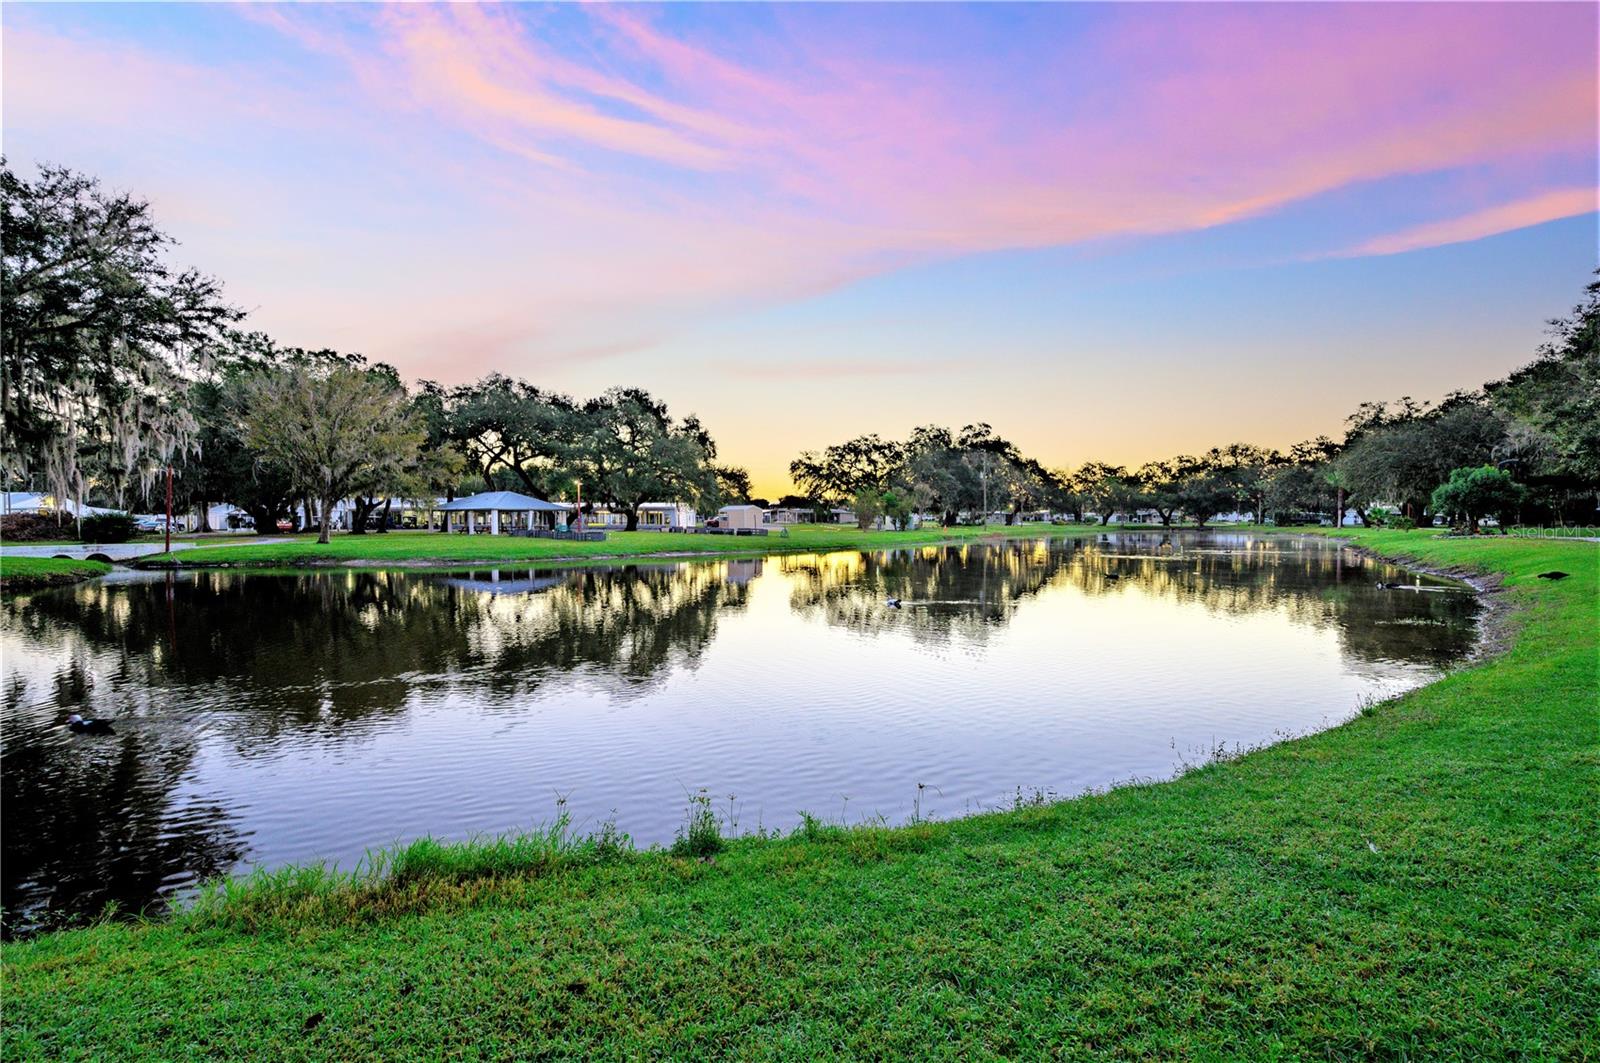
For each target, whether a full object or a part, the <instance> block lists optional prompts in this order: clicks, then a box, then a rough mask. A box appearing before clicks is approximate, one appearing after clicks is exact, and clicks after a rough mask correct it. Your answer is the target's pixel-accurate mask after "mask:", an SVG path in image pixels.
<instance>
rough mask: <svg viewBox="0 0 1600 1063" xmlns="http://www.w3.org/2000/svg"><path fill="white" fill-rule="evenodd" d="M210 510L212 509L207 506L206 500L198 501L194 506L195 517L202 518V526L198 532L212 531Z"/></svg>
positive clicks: (200, 522) (200, 521)
mask: <svg viewBox="0 0 1600 1063" xmlns="http://www.w3.org/2000/svg"><path fill="white" fill-rule="evenodd" d="M210 510H211V507H210V506H208V505H206V503H205V500H204V499H201V500H200V501H197V502H196V503H195V504H194V511H195V516H197V517H199V518H200V520H199V522H198V523H199V525H200V526H199V528H198V529H197V530H199V531H203V532H208V531H210V530H211V513H210Z"/></svg>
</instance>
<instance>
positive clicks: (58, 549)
mask: <svg viewBox="0 0 1600 1063" xmlns="http://www.w3.org/2000/svg"><path fill="white" fill-rule="evenodd" d="M288 541H289V540H288V539H285V538H283V537H281V536H267V537H264V538H259V539H249V540H246V541H245V542H242V543H239V542H234V543H208V542H203V541H202V542H194V541H190V542H177V543H173V544H172V552H173V553H177V552H178V551H179V550H192V549H194V548H195V547H197V546H209V547H215V548H217V549H219V550H225V549H227V548H228V547H230V546H257V545H265V544H267V543H283V542H288ZM165 552H166V548H165V547H163V546H162V544H160V543H58V544H56V545H54V546H49V545H45V546H11V545H10V544H6V545H4V546H0V553H6V554H10V555H11V556H12V557H75V558H79V559H82V558H85V557H88V556H89V555H91V554H100V555H102V556H104V557H108V558H110V559H111V560H112V561H132V560H133V559H134V558H136V557H149V556H150V555H152V554H161V553H165Z"/></svg>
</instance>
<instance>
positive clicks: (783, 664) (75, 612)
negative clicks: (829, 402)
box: [0, 533, 1478, 933]
mask: <svg viewBox="0 0 1600 1063" xmlns="http://www.w3.org/2000/svg"><path fill="white" fill-rule="evenodd" d="M1379 583H1398V584H1403V586H1402V587H1400V588H1396V589H1383V588H1380V587H1379V586H1378V584H1379ZM890 599H898V600H899V602H900V605H899V607H895V606H893V605H891V604H890ZM1477 608H1478V605H1477V601H1476V598H1475V596H1474V595H1473V594H1472V593H1471V592H1470V591H1469V590H1467V589H1466V588H1463V587H1461V586H1460V585H1458V584H1451V583H1447V582H1445V581H1442V580H1435V579H1429V578H1426V577H1416V576H1413V575H1410V574H1407V573H1405V572H1403V571H1401V570H1399V569H1396V568H1394V567H1392V566H1388V565H1385V564H1381V563H1377V562H1373V561H1370V560H1367V559H1364V558H1362V557H1360V556H1358V555H1357V554H1356V553H1355V552H1354V551H1352V550H1350V549H1349V548H1347V547H1343V546H1340V545H1338V544H1335V543H1330V542H1328V541H1326V540H1323V539H1318V538H1313V537H1292V536H1261V535H1240V534H1154V533H1123V534H1110V535H1102V536H1095V537H1092V538H1088V539H1080V540H1056V541H1051V542H1044V541H1037V540H1035V541H1021V540H1011V541H995V542H991V543H989V544H985V545H966V546H939V547H923V548H908V549H904V550H893V551H887V552H877V553H871V554H862V553H858V552H839V553H828V554H810V555H786V556H772V557H766V558H752V559H738V560H731V559H724V560H717V561H695V562H684V563H681V564H630V565H617V566H614V567H591V568H579V569H570V570H530V569H527V568H521V569H513V568H509V567H502V568H499V569H497V570H486V571H481V572H473V573H469V574H468V573H454V574H443V573H417V572H411V573H394V572H377V571H370V570H319V571H316V572H312V573H308V574H300V575H268V574H243V573H237V572H231V573H230V572H219V571H200V572H189V573H180V574H177V575H171V574H157V573H150V574H144V573H118V574H114V575H112V576H110V577H107V578H106V579H104V580H99V581H95V582H91V583H86V584H80V585H78V586H75V587H70V588H66V589H60V590H54V591H48V592H42V593H39V594H34V595H29V596H26V597H21V598H17V599H14V600H12V601H10V602H7V603H6V604H5V606H4V610H3V611H4V627H3V631H0V679H3V682H4V690H5V714H4V719H3V730H0V738H3V750H0V784H3V798H4V809H5V820H6V829H5V832H4V842H3V845H4V862H3V863H4V866H3V875H4V907H5V913H6V923H7V926H8V928H9V932H11V933H16V932H19V931H20V930H26V929H27V928H28V927H29V926H30V925H37V924H39V923H40V922H41V921H44V920H59V919H62V918H65V917H71V916H74V915H83V914H94V913H96V912H98V911H100V910H101V909H102V908H103V906H104V905H105V904H106V902H108V901H115V902H117V903H118V904H119V905H120V906H121V907H122V909H123V910H125V911H128V910H140V909H147V908H151V907H153V906H159V904H160V903H161V902H162V900H163V899H165V898H169V897H170V896H172V895H173V894H174V893H181V891H183V890H184V889H186V888H191V887H192V886H193V884H194V883H195V882H196V881H197V880H198V879H200V878H203V877H206V876H210V875H214V874H217V873H221V872H226V871H243V870H246V869H248V868H249V867H251V866H256V865H267V866H273V865H280V864H283V863H287V862H302V861H310V860H318V859H326V860H330V861H336V862H338V863H340V864H341V865H342V866H346V867H348V866H352V865H353V864H354V863H355V861H356V860H358V859H359V858H360V857H361V855H362V854H363V853H364V852H365V851H366V850H367V849H368V848H370V847H374V846H385V845H391V844H394V843H396V842H398V841H404V840H409V839H411V838H415V837H418V836H421V835H424V834H431V835H434V836H436V837H444V838H467V837H470V836H472V835H474V834H485V833H497V832H502V831H508V830H514V829H521V828H527V827H531V826H534V825H537V824H539V823H542V822H548V821H550V820H552V819H553V818H554V817H555V816H556V815H557V813H558V810H565V811H566V812H567V813H568V814H570V815H571V817H572V819H573V823H574V826H575V827H576V828H578V829H580V830H584V831H593V830H596V829H597V828H598V827H599V825H600V823H602V822H604V821H606V820H614V821H615V822H616V824H617V825H618V827H619V828H620V829H621V830H623V831H625V832H628V833H629V834H631V835H632V836H633V838H634V840H635V842H636V843H638V844H654V843H668V842H670V841H671V840H672V838H673V835H674V833H675V831H676V829H677V828H678V827H679V825H680V824H681V823H682V822H683V819H684V813H685V807H686V805H687V801H688V797H689V795H690V794H693V793H696V792H698V791H700V790H701V789H702V788H704V790H705V791H706V793H707V794H709V795H710V796H711V797H712V798H713V800H714V801H715V804H716V807H717V809H718V811H719V813H721V814H722V815H724V816H725V817H726V818H727V819H728V820H729V825H730V826H735V825H736V826H735V829H736V830H737V831H740V832H744V831H750V830H755V829H758V828H764V829H779V830H785V829H789V828H791V827H793V826H794V825H795V824H796V823H797V822H798V821H799V818H800V815H799V814H800V812H801V810H805V811H807V812H810V813H812V814H815V815H818V816H821V817H823V818H826V819H831V820H845V821H849V822H859V821H862V820H866V819H877V818H880V817H881V818H882V819H883V820H885V821H887V822H889V823H900V822H904V821H906V820H907V819H908V818H909V817H911V816H912V815H914V814H920V815H922V816H939V817H946V816H954V815H961V814H965V813H969V812H975V811H979V810H984V809H993V808H998V807H1007V806H1009V805H1010V804H1011V803H1012V801H1013V800H1014V799H1015V798H1016V795H1017V794H1018V792H1019V790H1020V791H1021V792H1022V793H1023V794H1025V795H1032V794H1034V793H1036V792H1037V793H1044V794H1047V795H1062V796H1071V795H1075V794H1078V793H1080V792H1083V791H1085V790H1087V789H1092V788H1103V787H1106V786H1110V785H1114V784H1117V783H1121V782H1127V781H1131V780H1146V779H1159V778H1166V777H1169V776H1171V775H1173V774H1174V773H1175V772H1177V771H1180V770H1182V769H1183V768H1184V767H1185V766H1186V765H1192V764H1197V763H1202V762H1204V761H1205V760H1207V759H1208V758H1210V757H1211V756H1213V755H1214V754H1215V753H1216V752H1217V751H1218V750H1227V751H1232V750H1235V749H1239V748H1244V747H1250V746H1255V745H1259V744H1262V743H1267V742H1271V741H1274V740H1277V739H1279V738H1282V737H1285V736H1289V735H1295V734H1302V733H1306V732H1309V731H1314V730H1316V729H1319V728H1324V727H1328V726H1331V725H1333V724H1336V723H1339V722H1341V721H1343V720H1345V719H1348V718H1349V717H1351V716H1352V715H1354V714H1355V713H1356V712H1357V711H1358V710H1359V708H1360V706H1361V705H1362V704H1363V703H1365V702H1366V701H1368V700H1371V699H1378V698H1382V697H1385V696H1388V695H1391V694H1394V693H1397V692H1400V691H1403V690H1405V689H1408V688H1411V687H1414V686H1417V685H1420V684H1422V683H1426V682H1428V681H1429V680H1430V679H1432V678H1434V677H1435V676H1437V675H1439V674H1440V672H1441V671H1442V670H1443V669H1445V668H1446V667H1448V666H1449V665H1450V664H1451V663H1452V662H1454V661H1457V660H1459V659H1461V658H1462V657H1464V656H1465V655H1467V654H1468V653H1469V652H1470V651H1471V649H1472V647H1473V645H1474V641H1475V637H1476V614H1477ZM72 712H78V713H81V714H83V715H84V716H88V717H99V718H109V719H111V720H113V721H114V726H115V734H113V735H109V736H89V735H79V734H74V733H72V732H70V731H69V730H68V729H67V727H65V726H64V722H65V720H66V717H67V715H68V714H69V713H72ZM558 803H559V804H558Z"/></svg>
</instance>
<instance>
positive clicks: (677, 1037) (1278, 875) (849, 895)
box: [0, 529, 1600, 1059]
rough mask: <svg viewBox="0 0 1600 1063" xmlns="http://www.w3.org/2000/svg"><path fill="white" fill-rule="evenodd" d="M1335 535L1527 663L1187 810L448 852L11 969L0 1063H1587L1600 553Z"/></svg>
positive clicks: (1215, 784) (1164, 791) (1226, 782)
mask: <svg viewBox="0 0 1600 1063" xmlns="http://www.w3.org/2000/svg"><path fill="white" fill-rule="evenodd" d="M1086 530H1089V531H1099V530H1101V529H1086ZM1325 531H1326V532H1327V533H1329V534H1334V533H1335V530H1334V529H1325ZM1338 534H1340V535H1341V536H1342V537H1343V538H1346V539H1349V540H1351V541H1352V542H1354V543H1356V544H1357V545H1359V546H1361V547H1363V548H1365V549H1368V550H1371V551H1373V552H1374V553H1377V554H1379V555H1382V556H1385V557H1389V558H1393V559H1397V560H1402V561H1406V562H1409V563H1412V564H1415V565H1421V566H1427V567H1430V568H1434V569H1440V570H1456V571H1463V570H1471V571H1475V572H1478V573H1480V574H1482V575H1485V576H1490V577H1493V578H1495V579H1497V580H1499V581H1500V582H1501V585H1502V587H1503V589H1502V590H1501V591H1500V592H1499V593H1500V594H1501V595H1502V596H1504V598H1505V599H1506V600H1508V601H1509V602H1510V603H1511V604H1512V605H1513V607H1514V608H1515V616H1514V618H1513V626H1514V628H1515V637H1514V639H1512V641H1511V645H1510V646H1509V647H1508V648H1507V649H1506V651H1505V652H1504V653H1503V654H1502V655H1500V656H1497V657H1495V658H1494V659H1492V660H1489V661H1486V662H1482V663H1479V664H1477V665H1474V666H1472V667H1469V668H1464V669H1461V670H1459V671H1456V672H1453V673H1452V674H1450V675H1449V676H1447V677H1445V678H1444V679H1442V680H1440V681H1439V682H1437V683H1435V684H1433V685H1430V686H1428V687H1424V688H1422V689H1420V690H1417V691H1414V692H1412V693H1410V694H1407V695H1405V696H1403V697H1401V698H1398V699H1395V700H1393V701H1390V702H1385V703H1383V704H1381V705H1379V706H1377V707H1376V708H1375V709H1374V710H1373V711H1372V712H1370V713H1368V714H1366V715H1363V716H1361V717H1359V718H1357V719H1356V720H1354V721H1352V722H1350V723H1348V724H1345V725H1343V726H1341V727H1337V728H1334V729H1332V730H1330V731H1325V732H1322V733H1320V734H1317V735H1313V736H1309V737H1306V738H1303V739H1298V740H1295V741H1292V742H1287V743H1284V744H1281V745H1278V746H1273V747H1271V748H1268V749H1265V750H1261V751H1259V752H1255V753H1252V754H1250V755H1248V756H1245V757H1243V758H1240V759H1237V760H1232V761H1227V762H1219V763H1215V764H1212V765H1209V766H1207V767H1204V768H1202V769H1199V770H1197V771H1194V772H1191V773H1189V774H1187V775H1185V776H1183V777H1181V778H1179V779H1177V780H1175V781H1172V782H1167V783H1160V784H1153V785H1143V786H1130V787H1126V788H1122V789H1118V790H1113V791H1111V792H1109V793H1106V794H1102V795H1096V796H1091V797H1086V798H1081V799H1078V800H1074V801H1069V802H1064V803H1060V804H1051V805H1042V806H1036V807H1024V808H1021V809H1019V810H1017V811H1014V812H1008V813H1000V814H992V815H986V816H979V817H974V818H971V819H965V820H958V821H953V822H944V823H934V824H918V825H913V826H908V827H901V828H892V829H886V828H855V829H848V830H845V829H839V828H830V827H825V826H824V827H816V828H814V829H812V830H808V831H803V832H801V833H799V834H798V835H796V836H794V837H790V838H787V839H783V840H761V839H747V840H739V841H734V842H732V843H731V844H729V845H728V846H727V847H726V848H725V849H724V850H723V851H721V852H720V853H718V854H717V855H716V857H715V860H714V861H713V862H703V861H701V860H697V859H693V858H687V857H676V856H672V855H670V854H667V853H662V852H654V853H640V854H631V853H626V852H622V853H618V852H615V851H612V850H609V849H607V850H602V849H600V848H598V847H596V846H594V845H593V844H592V843H588V845H587V847H585V843H581V842H580V843H577V844H575V845H565V844H557V843H556V842H553V841H552V840H551V838H550V836H548V835H547V836H539V837H535V838H532V839H521V840H508V842H507V843H505V844H502V845H499V846H495V845H492V844H490V845H483V844H480V845H476V846H473V845H466V846H437V845H435V846H433V848H432V849H428V848H426V847H425V848H424V849H423V850H419V851H416V852H409V853H408V854H398V855H399V856H400V857H401V858H402V859H400V860H399V861H398V862H397V863H390V864H387V865H385V866H384V867H382V868H378V869H375V874H374V875H372V876H369V877H368V879H366V880H365V881H355V880H344V879H340V878H338V877H337V876H329V875H327V874H325V873H322V872H317V871H305V870H301V871H289V872H283V873H280V874H279V875H277V876H275V877H273V878H269V879H261V880H257V882H256V883H254V884H249V883H245V884H240V883H237V882H236V883H233V884H232V885H231V886H230V887H219V892H218V893H217V894H215V895H214V900H213V903H210V904H208V905H206V906H202V907H200V908H198V909H196V910H195V911H193V912H190V913H188V914H186V915H181V916H179V917H178V918H175V919H172V920H169V921H161V922H152V923H145V924H131V925H130V924H105V925H101V926H97V927H92V928H88V929H83V930H74V931H64V932H60V933H55V934H48V935H45V936H43V937H41V938H39V939H37V940H34V941H29V942H24V943H18V944H8V945H5V946H3V948H0V960H3V964H0V974H3V979H4V988H5V998H6V1002H7V1007H6V1017H5V1024H6V1036H5V1047H4V1056H5V1058H18V1059H22V1058H41V1059H42V1058H51V1059H70V1058H128V1059H140V1058H149V1059H158V1058H177V1057H182V1058H192V1057H196V1056H204V1055H213V1056H219V1057H243V1056H252V1057H254V1056H260V1057H273V1056H276V1057H283V1058H327V1057H336V1056H337V1057H344V1058H377V1057H387V1058H395V1057H407V1056H414V1057H427V1058H520V1057H531V1056H556V1057H584V1056H590V1057H603V1058H623V1057H640V1056H643V1057H678V1058H704V1057H706V1056H713V1055H737V1056H741V1057H742V1056H750V1057H774V1058H816V1057H819V1056H821V1057H827V1056H840V1055H851V1056H860V1055H871V1056H883V1055H931V1056H938V1057H947V1058H975V1057H977V1058H981V1057H992V1056H1038V1055H1062V1056H1069V1057H1072V1056H1079V1057H1088V1056H1095V1055H1128V1056H1158V1057H1174V1056H1178V1057H1194V1058H1219V1057H1254V1058H1265V1059H1272V1058H1303V1057H1308V1056H1316V1057H1320V1058H1371V1057H1380V1058H1396V1057H1399V1056H1401V1055H1407V1056H1412V1057H1427V1058H1447V1059H1485V1058H1530V1057H1532V1058H1582V1057H1584V1056H1585V1055H1586V1054H1588V1055H1592V1054H1594V1051H1595V1038H1594V1032H1593V1026H1592V1016H1593V1014H1594V1013H1595V1011H1596V1010H1597V1009H1600V982H1597V980H1596V978H1595V977H1594V969H1595V966H1596V956H1595V951H1594V947H1593V944H1592V942H1593V941H1595V940H1596V939H1597V934H1600V905H1597V899H1596V893H1595V890H1594V887H1593V875H1594V868H1595V865H1596V859H1597V857H1600V840H1597V838H1596V837H1595V832H1594V830H1593V817H1594V815H1595V812H1596V809H1597V807H1600V801H1597V797H1600V750H1597V746H1596V739H1595V734H1596V712H1595V696H1596V675H1595V660H1596V651H1597V648H1600V639H1597V635H1596V630H1595V627H1596V625H1595V603H1596V600H1597V599H1596V596H1597V593H1600V586H1597V578H1596V577H1597V571H1596V570H1597V559H1600V550H1597V548H1596V547H1595V545H1594V544H1584V543H1558V542H1533V541H1526V540H1515V539H1501V538H1490V539H1471V540H1463V539H1443V538H1439V537H1424V536H1421V535H1418V534H1416V533H1398V532H1365V531H1357V530H1355V529H1343V530H1342V531H1340V532H1338ZM554 545H570V544H554ZM597 545H604V544H597ZM768 545H770V544H768V543H765V542H763V543H762V548H765V547H767V546H768ZM809 548H810V549H815V548H816V547H809ZM1550 568H1560V569H1563V570H1565V571H1567V572H1569V573H1572V578H1570V579H1567V580H1563V581H1560V582H1550V581H1543V580H1539V579H1536V578H1535V576H1536V574H1537V573H1538V572H1541V571H1544V570H1546V569H1550ZM541 839H542V840H541ZM230 890H231V895H230Z"/></svg>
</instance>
